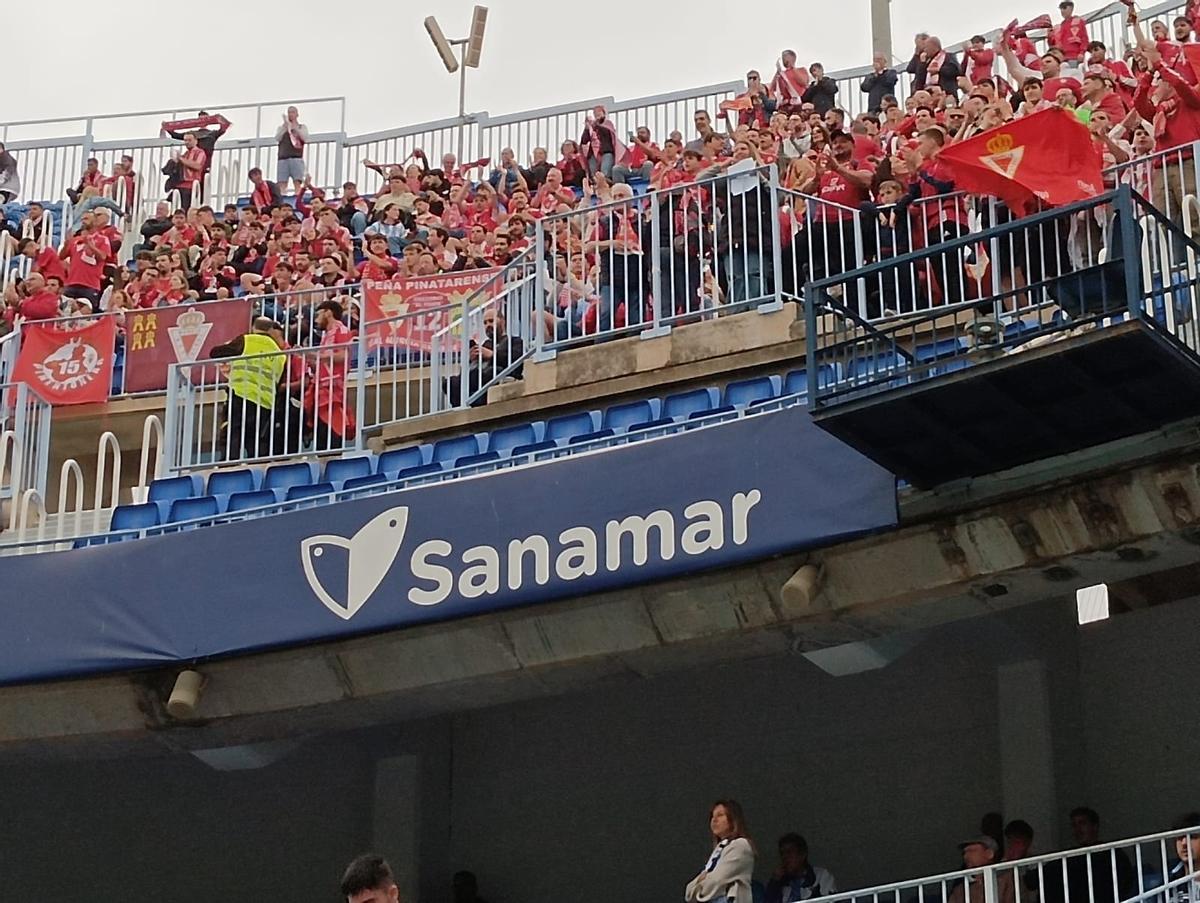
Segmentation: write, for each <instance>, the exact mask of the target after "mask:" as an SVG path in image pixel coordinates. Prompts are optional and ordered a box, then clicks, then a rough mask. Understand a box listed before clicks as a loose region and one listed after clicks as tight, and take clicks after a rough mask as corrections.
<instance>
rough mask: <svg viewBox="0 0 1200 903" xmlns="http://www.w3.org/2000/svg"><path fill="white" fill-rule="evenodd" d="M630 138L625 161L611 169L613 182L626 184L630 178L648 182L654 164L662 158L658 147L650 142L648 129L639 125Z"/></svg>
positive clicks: (619, 162)
mask: <svg viewBox="0 0 1200 903" xmlns="http://www.w3.org/2000/svg"><path fill="white" fill-rule="evenodd" d="M631 137H632V140H631V141H630V144H629V152H628V153H627V154H625V159H623V160H620V161H618V163H617V165H616V166H614V167H613V181H614V182H627V181H628V180H629V179H631V178H634V179H642V180H643V181H649V180H650V174H651V172H653V170H654V164H655V163H656V162H658V160H659V158H660V157H661V156H662V151H661V150H659V147H658V145H657V144H655V143H654V142H653V141H651V140H650V129H648V128H646V126H644V125H639V126H638V129H637V131H636V132H634V134H633V135H632V136H631Z"/></svg>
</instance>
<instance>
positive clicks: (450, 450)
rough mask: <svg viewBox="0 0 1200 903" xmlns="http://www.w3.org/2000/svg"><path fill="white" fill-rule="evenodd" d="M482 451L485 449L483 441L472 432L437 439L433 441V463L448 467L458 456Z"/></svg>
mask: <svg viewBox="0 0 1200 903" xmlns="http://www.w3.org/2000/svg"><path fill="white" fill-rule="evenodd" d="M483 435H484V436H486V435H487V434H486V433H484V434H483ZM483 451H485V449H484V448H483V442H481V441H480V438H479V436H477V435H475V434H474V433H471V434H470V435H467V436H455V437H453V438H451V439H439V440H438V441H437V442H435V443H433V463H435V464H441V465H442V466H443V467H447V468H449V467H453V466H454V462H455V461H457V460H458V459H459V458H466V457H468V456H470V455H478V454H480V453H481V452H483Z"/></svg>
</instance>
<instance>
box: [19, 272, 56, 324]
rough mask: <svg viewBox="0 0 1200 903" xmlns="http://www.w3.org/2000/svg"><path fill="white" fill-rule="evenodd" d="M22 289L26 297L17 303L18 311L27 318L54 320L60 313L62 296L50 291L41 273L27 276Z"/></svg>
mask: <svg viewBox="0 0 1200 903" xmlns="http://www.w3.org/2000/svg"><path fill="white" fill-rule="evenodd" d="M21 291H22V292H23V293H24V298H23V299H22V300H21V301H20V303H19V304H18V305H17V313H19V314H20V315H21V316H22V317H24V318H25V319H26V320H53V319H54V318H55V317H57V316H58V315H59V304H60V303H61V298H60V297H59V296H58V294H57V293H55V292H52V291H50V289H49V288H48V287H47V285H46V280H45V279H44V278H43V277H42V274H41V273H37V272H33V273H30V274H29V275H28V276H26V277H25V280H24V282H22V283H21Z"/></svg>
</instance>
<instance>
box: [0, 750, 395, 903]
mask: <svg viewBox="0 0 1200 903" xmlns="http://www.w3.org/2000/svg"><path fill="white" fill-rule="evenodd" d="M370 775H371V763H370V761H369V759H368V758H367V757H366V756H365V755H364V754H363V753H362V751H361V750H359V749H357V748H356V746H355V745H354V744H352V743H349V742H347V740H346V739H340V740H337V741H334V742H322V743H310V744H308V745H306V746H304V747H303V748H302V749H301V750H299V751H298V752H296V753H293V754H292V755H291V756H289V757H288V758H286V759H284V760H282V761H280V762H278V763H276V764H273V765H269V766H267V767H266V768H263V769H260V770H255V771H240V772H217V771H213V770H211V769H210V768H208V766H206V765H204V764H202V763H200V762H199V761H197V760H195V759H193V758H191V757H189V756H182V755H171V756H170V757H167V758H161V759H146V760H128V759H125V760H119V761H110V762H97V763H79V762H60V763H44V764H29V765H11V764H6V765H5V767H4V769H3V771H2V772H0V801H2V802H0V809H2V811H3V813H4V817H3V818H0V875H3V878H2V879H0V880H2V883H3V890H0V899H3V900H6V901H8V900H11V901H17V900H42V901H45V903H71V901H76V900H92V901H96V903H101V901H104V903H122V901H133V900H164V901H166V900H169V901H171V903H212V901H214V900H221V901H226V903H252V901H262V900H288V901H295V903H308V901H312V903H319V901H333V900H336V899H337V882H338V879H339V877H340V871H341V869H342V868H343V867H344V866H345V864H346V862H347V861H348V860H349V859H350V858H351V857H352V856H353V855H354V854H356V853H358V852H359V851H361V850H362V849H363V848H364V847H365V846H366V845H367V842H368V837H369V834H370V830H371V810H372V786H371V783H370Z"/></svg>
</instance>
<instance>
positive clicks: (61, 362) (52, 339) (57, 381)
mask: <svg viewBox="0 0 1200 903" xmlns="http://www.w3.org/2000/svg"><path fill="white" fill-rule="evenodd" d="M116 344H117V323H116V320H115V319H114V318H113V317H98V318H95V319H93V318H91V317H87V318H81V319H80V320H78V321H77V322H72V321H70V320H68V321H65V322H56V323H36V322H34V323H26V324H25V325H24V326H22V327H21V350H20V352H19V353H18V354H17V363H16V366H15V367H13V374H12V378H13V380H14V381H15V382H26V383H29V385H31V386H33V387H34V389H36V390H37V393H38V394H39V395H41V396H42V398H44V399H46V401H48V402H50V403H51V404H60V405H61V404H96V403H101V402H105V401H107V400H108V393H109V389H110V387H111V386H112V376H113V359H114V357H115V354H116Z"/></svg>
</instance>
